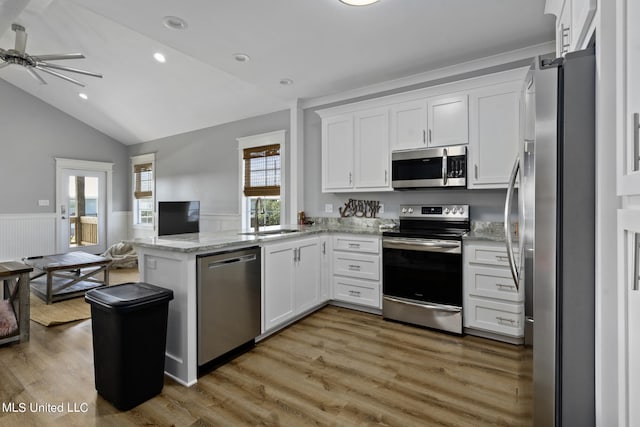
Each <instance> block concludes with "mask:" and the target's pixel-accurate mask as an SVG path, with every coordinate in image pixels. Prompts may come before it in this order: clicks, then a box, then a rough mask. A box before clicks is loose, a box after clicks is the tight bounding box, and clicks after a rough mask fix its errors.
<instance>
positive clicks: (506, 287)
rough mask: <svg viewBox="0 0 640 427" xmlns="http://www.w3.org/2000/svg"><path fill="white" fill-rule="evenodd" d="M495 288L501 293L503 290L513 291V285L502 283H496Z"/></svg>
mask: <svg viewBox="0 0 640 427" xmlns="http://www.w3.org/2000/svg"><path fill="white" fill-rule="evenodd" d="M496 288H498V290H499V291H503V290H505V289H509V290H511V289H513V285H505V284H504V283H496Z"/></svg>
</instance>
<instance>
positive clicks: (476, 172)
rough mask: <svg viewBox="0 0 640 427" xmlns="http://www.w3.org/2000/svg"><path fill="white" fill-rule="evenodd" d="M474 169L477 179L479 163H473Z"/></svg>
mask: <svg viewBox="0 0 640 427" xmlns="http://www.w3.org/2000/svg"><path fill="white" fill-rule="evenodd" d="M473 168H474V171H475V175H476V179H478V165H477V164H476V165H473Z"/></svg>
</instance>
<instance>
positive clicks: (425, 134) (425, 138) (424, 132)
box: [422, 129, 427, 144]
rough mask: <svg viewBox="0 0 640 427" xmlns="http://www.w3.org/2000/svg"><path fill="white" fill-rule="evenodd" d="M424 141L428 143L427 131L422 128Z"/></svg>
mask: <svg viewBox="0 0 640 427" xmlns="http://www.w3.org/2000/svg"><path fill="white" fill-rule="evenodd" d="M422 143H423V144H426V143H427V131H426V130H424V129H422Z"/></svg>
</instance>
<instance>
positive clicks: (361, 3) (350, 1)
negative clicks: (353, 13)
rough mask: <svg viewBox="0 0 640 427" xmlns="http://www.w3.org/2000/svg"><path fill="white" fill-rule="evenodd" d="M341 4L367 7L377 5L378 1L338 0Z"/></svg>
mask: <svg viewBox="0 0 640 427" xmlns="http://www.w3.org/2000/svg"><path fill="white" fill-rule="evenodd" d="M339 1H340V2H341V3H344V4H348V5H349V6H369V5H370V4H373V3H377V2H378V1H380V0H339Z"/></svg>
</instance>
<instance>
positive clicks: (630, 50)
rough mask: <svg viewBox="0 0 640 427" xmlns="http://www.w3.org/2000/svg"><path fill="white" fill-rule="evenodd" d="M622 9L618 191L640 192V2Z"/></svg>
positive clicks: (628, 2) (630, 2)
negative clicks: (621, 125) (621, 126)
mask: <svg viewBox="0 0 640 427" xmlns="http://www.w3.org/2000/svg"><path fill="white" fill-rule="evenodd" d="M622 3H623V7H622V8H621V9H620V11H619V15H618V17H619V22H618V26H617V27H618V31H619V32H620V38H619V40H620V39H622V41H623V42H622V43H620V44H619V50H618V53H619V57H620V65H621V66H620V67H619V68H618V70H619V71H618V76H619V79H620V81H622V82H623V84H622V87H621V90H620V92H619V98H620V99H621V100H622V105H621V109H622V113H621V115H622V117H623V119H622V120H621V123H622V124H623V126H624V128H622V129H620V132H619V134H620V135H622V137H621V143H619V145H618V167H617V170H618V194H619V195H621V196H628V195H638V194H640V27H639V26H638V22H640V21H639V20H640V2H638V1H637V0H624V1H623V2H622Z"/></svg>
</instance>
